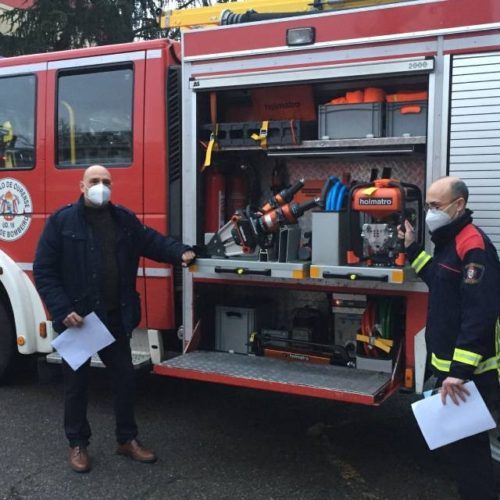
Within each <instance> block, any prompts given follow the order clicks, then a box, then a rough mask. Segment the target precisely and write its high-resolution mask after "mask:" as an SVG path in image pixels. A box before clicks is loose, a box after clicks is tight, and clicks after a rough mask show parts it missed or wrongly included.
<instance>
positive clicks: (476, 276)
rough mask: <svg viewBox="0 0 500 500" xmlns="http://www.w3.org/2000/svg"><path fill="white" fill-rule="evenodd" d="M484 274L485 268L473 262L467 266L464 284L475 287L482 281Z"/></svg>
mask: <svg viewBox="0 0 500 500" xmlns="http://www.w3.org/2000/svg"><path fill="white" fill-rule="evenodd" d="M483 274H484V266H483V265H481V264H475V263H474V262H471V263H470V264H467V265H466V266H465V270H464V283H467V284H468V285H475V284H476V283H479V282H480V281H481V278H482V277H483Z"/></svg>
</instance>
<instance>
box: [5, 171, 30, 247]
mask: <svg viewBox="0 0 500 500" xmlns="http://www.w3.org/2000/svg"><path fill="white" fill-rule="evenodd" d="M32 212H33V204H32V202H31V196H30V194H29V192H28V190H27V189H26V186H24V184H22V183H21V182H19V181H18V180H16V179H12V178H10V177H5V178H3V179H0V240H3V241H14V240H17V239H18V238H20V237H21V236H22V235H23V234H24V233H25V232H26V231H27V230H28V227H29V225H30V223H31V214H32Z"/></svg>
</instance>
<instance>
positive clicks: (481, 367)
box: [431, 351, 500, 375]
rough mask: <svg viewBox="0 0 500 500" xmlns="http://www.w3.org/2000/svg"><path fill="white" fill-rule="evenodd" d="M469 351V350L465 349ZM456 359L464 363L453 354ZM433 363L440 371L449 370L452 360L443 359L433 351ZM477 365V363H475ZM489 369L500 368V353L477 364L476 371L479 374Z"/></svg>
mask: <svg viewBox="0 0 500 500" xmlns="http://www.w3.org/2000/svg"><path fill="white" fill-rule="evenodd" d="M465 352H468V351H465ZM453 360H454V361H460V362H461V363H464V362H463V361H461V360H457V359H455V356H453ZM431 364H432V366H433V367H434V368H436V369H438V370H439V371H440V372H449V371H450V367H451V361H448V360H447V359H441V358H438V357H437V356H436V355H435V354H434V353H432V356H431ZM465 364H469V365H470V364H472V363H470V362H469V363H467V362H466V363H465ZM474 366H475V365H474ZM489 370H500V354H498V355H496V356H493V357H491V358H488V359H487V360H485V361H482V362H481V363H479V364H478V365H477V368H476V369H475V370H474V373H475V374H476V375H479V374H480V373H484V372H487V371H489Z"/></svg>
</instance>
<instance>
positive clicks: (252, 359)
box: [155, 351, 391, 397]
mask: <svg viewBox="0 0 500 500" xmlns="http://www.w3.org/2000/svg"><path fill="white" fill-rule="evenodd" d="M158 368H159V369H158V370H156V368H155V371H157V372H158V373H162V370H161V369H162V368H164V369H165V371H164V372H163V373H164V374H166V375H168V369H174V370H176V371H177V372H178V371H179V370H193V371H196V372H201V373H207V374H218V375H223V376H228V377H235V378H239V379H248V380H255V381H261V382H269V383H273V382H274V383H279V384H290V385H294V386H295V385H298V386H303V387H310V388H314V389H322V390H327V391H339V392H344V393H351V394H359V395H367V396H373V397H375V396H376V395H377V394H378V393H379V392H380V391H381V389H382V388H384V387H386V386H387V384H388V383H389V382H390V379H391V375H390V374H387V373H381V372H373V371H367V370H357V369H354V368H346V367H342V366H334V365H318V364H311V363H304V362H296V361H293V362H287V361H283V360H279V359H271V358H265V357H261V356H245V355H241V354H230V353H224V352H212V351H194V352H191V353H187V354H184V355H181V356H177V357H175V358H172V359H169V360H167V361H163V362H162V363H160V364H159V365H158Z"/></svg>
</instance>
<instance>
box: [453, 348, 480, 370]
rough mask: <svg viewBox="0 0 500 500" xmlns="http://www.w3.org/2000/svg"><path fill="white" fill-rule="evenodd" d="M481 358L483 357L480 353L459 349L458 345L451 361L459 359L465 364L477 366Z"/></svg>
mask: <svg viewBox="0 0 500 500" xmlns="http://www.w3.org/2000/svg"><path fill="white" fill-rule="evenodd" d="M482 359H483V357H482V356H481V355H480V354H476V353H475V352H472V351H466V350H465V349H459V348H458V347H456V348H455V351H454V352H453V361H460V363H464V364H465V365H472V366H478V365H479V363H480V362H481V360H482Z"/></svg>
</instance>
